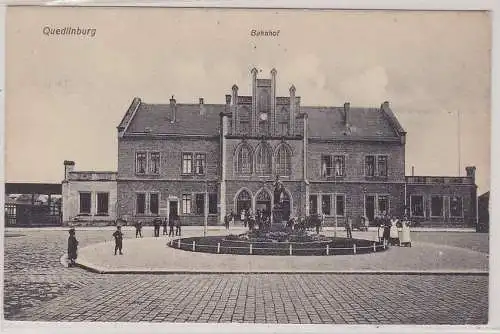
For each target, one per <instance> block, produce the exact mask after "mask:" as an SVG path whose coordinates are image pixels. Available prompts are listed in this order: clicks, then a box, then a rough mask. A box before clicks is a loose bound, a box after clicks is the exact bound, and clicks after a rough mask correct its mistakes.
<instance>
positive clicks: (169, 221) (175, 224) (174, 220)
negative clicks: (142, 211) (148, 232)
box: [134, 214, 182, 238]
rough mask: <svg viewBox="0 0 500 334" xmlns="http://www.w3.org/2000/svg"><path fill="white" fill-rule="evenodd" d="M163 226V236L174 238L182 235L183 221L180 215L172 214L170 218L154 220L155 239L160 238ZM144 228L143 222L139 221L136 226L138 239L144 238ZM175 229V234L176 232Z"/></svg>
mask: <svg viewBox="0 0 500 334" xmlns="http://www.w3.org/2000/svg"><path fill="white" fill-rule="evenodd" d="M162 225H163V235H167V234H168V236H169V237H172V236H174V235H175V236H180V235H181V227H182V225H181V219H180V217H179V215H177V214H172V215H170V217H169V218H160V217H157V218H155V219H154V220H153V236H154V237H156V238H157V237H159V236H160V227H161V226H162ZM167 225H168V227H169V230H168V233H167ZM142 226H143V221H142V220H138V221H137V222H136V223H135V224H134V227H135V237H136V238H142ZM174 228H175V232H174Z"/></svg>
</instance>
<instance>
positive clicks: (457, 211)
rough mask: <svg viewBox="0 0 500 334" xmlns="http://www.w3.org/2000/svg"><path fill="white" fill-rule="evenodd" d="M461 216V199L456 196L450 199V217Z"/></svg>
mask: <svg viewBox="0 0 500 334" xmlns="http://www.w3.org/2000/svg"><path fill="white" fill-rule="evenodd" d="M462 216H463V208H462V198H461V197H457V196H453V197H450V217H462Z"/></svg>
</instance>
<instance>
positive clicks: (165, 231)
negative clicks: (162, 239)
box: [163, 217, 168, 235]
mask: <svg viewBox="0 0 500 334" xmlns="http://www.w3.org/2000/svg"><path fill="white" fill-rule="evenodd" d="M167 223H168V221H167V217H165V218H163V235H167Z"/></svg>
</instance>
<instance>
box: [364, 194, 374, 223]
mask: <svg viewBox="0 0 500 334" xmlns="http://www.w3.org/2000/svg"><path fill="white" fill-rule="evenodd" d="M365 215H366V217H367V218H368V220H369V221H370V222H372V221H373V219H374V218H375V196H372V195H367V196H365Z"/></svg>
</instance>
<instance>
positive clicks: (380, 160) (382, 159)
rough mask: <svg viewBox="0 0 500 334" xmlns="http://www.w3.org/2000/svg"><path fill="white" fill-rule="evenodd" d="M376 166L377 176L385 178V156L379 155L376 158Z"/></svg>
mask: <svg viewBox="0 0 500 334" xmlns="http://www.w3.org/2000/svg"><path fill="white" fill-rule="evenodd" d="M377 160H378V165H377V172H378V176H383V177H385V176H387V156H384V155H381V156H378V157H377Z"/></svg>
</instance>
